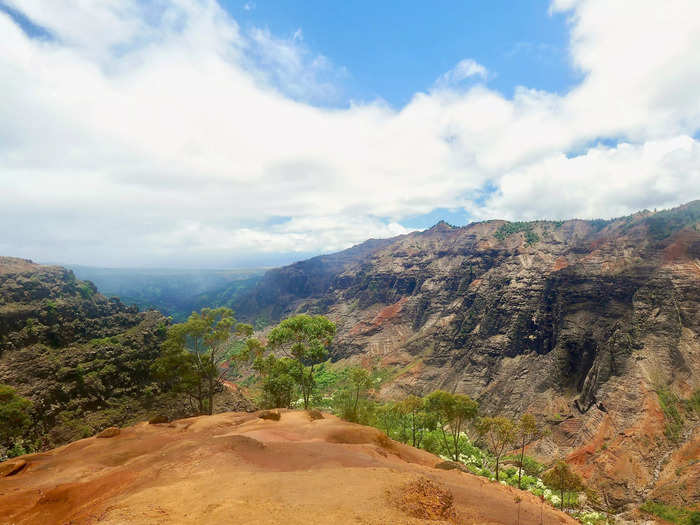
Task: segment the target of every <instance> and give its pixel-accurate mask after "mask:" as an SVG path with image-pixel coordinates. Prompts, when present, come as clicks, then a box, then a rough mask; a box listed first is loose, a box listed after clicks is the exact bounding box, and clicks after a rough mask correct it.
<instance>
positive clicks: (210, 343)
mask: <svg viewBox="0 0 700 525" xmlns="http://www.w3.org/2000/svg"><path fill="white" fill-rule="evenodd" d="M252 333H253V328H252V326H250V325H247V324H243V323H237V322H236V320H235V318H234V317H233V312H232V311H231V309H229V308H225V307H221V308H215V309H211V308H203V309H202V311H201V312H200V313H196V312H193V313H192V315H190V317H189V318H188V319H187V321H186V322H184V323H179V324H176V325H173V326H171V327H170V328H169V330H168V336H167V339H166V340H165V342H164V343H163V351H162V354H161V356H160V357H159V358H158V359H157V360H156V362H155V363H154V364H153V366H152V368H151V370H152V372H153V374H154V375H155V377H156V378H158V379H159V380H160V381H161V382H162V383H165V384H166V385H167V386H168V387H169V388H170V389H171V390H173V391H175V392H184V393H186V394H188V395H189V396H190V397H191V398H192V399H194V400H196V402H197V408H198V411H199V413H200V414H203V413H208V414H212V413H213V410H214V392H215V390H216V388H217V387H218V385H219V384H220V383H221V382H222V381H223V379H224V377H225V376H226V374H230V373H231V369H232V367H234V366H235V361H236V360H239V359H240V360H242V359H248V358H249V353H247V352H241V351H240V347H239V346H238V345H237V343H238V342H240V341H246V344H247V345H250V346H251V348H252V347H253V346H255V343H254V342H253V341H252V340H250V336H251V335H252ZM224 364H226V365H227V366H222V365H224Z"/></svg>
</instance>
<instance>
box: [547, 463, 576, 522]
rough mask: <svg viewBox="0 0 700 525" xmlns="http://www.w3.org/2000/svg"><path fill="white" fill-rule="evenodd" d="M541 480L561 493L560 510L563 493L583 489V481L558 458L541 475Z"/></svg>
mask: <svg viewBox="0 0 700 525" xmlns="http://www.w3.org/2000/svg"><path fill="white" fill-rule="evenodd" d="M542 481H544V482H545V483H546V484H547V485H548V486H550V487H552V488H553V489H554V490H558V491H559V493H560V495H561V510H564V493H565V492H577V491H580V490H582V489H583V482H582V481H581V478H580V477H578V475H577V474H576V473H575V472H573V471H572V470H571V468H570V467H569V465H568V464H567V463H566V461H564V460H563V459H560V460H558V461H557V462H556V463H555V464H554V466H553V467H552V468H551V469H549V470H548V471H547V472H545V473H544V474H543V475H542Z"/></svg>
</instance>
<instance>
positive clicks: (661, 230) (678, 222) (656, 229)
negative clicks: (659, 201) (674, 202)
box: [644, 201, 700, 240]
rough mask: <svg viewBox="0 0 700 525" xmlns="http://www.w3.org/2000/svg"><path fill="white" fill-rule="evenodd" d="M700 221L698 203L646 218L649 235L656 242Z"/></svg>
mask: <svg viewBox="0 0 700 525" xmlns="http://www.w3.org/2000/svg"><path fill="white" fill-rule="evenodd" d="M698 221H700V201H696V202H693V203H691V204H689V205H688V206H686V207H684V208H680V209H679V208H675V209H672V210H662V211H660V212H657V213H655V214H654V215H651V216H649V217H647V218H646V219H645V220H644V222H645V223H646V225H647V228H648V231H649V235H650V236H651V237H652V238H654V239H657V240H661V239H665V238H666V237H669V236H670V235H672V234H673V233H675V232H677V231H678V230H681V229H683V228H685V227H686V226H691V225H694V224H695V223H697V222H698Z"/></svg>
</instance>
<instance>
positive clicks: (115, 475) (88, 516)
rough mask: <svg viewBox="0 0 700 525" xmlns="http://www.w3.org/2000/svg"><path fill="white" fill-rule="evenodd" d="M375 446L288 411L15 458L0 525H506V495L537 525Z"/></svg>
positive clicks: (481, 489)
mask: <svg viewBox="0 0 700 525" xmlns="http://www.w3.org/2000/svg"><path fill="white" fill-rule="evenodd" d="M380 434H381V433H380V432H378V431H376V430H375V429H371V428H367V427H362V426H360V425H353V424H351V423H346V422H343V421H341V420H339V419H338V418H336V417H334V416H331V415H328V414H324V417H323V419H315V420H312V419H310V418H309V416H308V414H307V413H306V412H292V411H281V418H280V420H279V421H274V420H265V419H260V418H258V417H257V414H240V413H226V414H217V415H214V416H202V417H197V418H190V419H184V420H180V421H173V422H172V423H169V424H167V425H165V424H163V425H149V424H148V423H140V424H138V425H136V426H133V427H129V428H123V429H121V431H120V432H119V434H117V435H114V436H113V437H111V438H109V439H97V438H96V437H92V438H87V439H83V440H80V441H76V442H75V443H71V444H69V445H66V446H64V447H61V448H57V449H55V450H52V451H50V452H46V453H43V454H33V455H27V456H23V457H22V458H20V459H22V460H24V461H26V463H27V464H26V465H24V467H23V468H22V469H21V470H20V471H18V472H16V473H14V474H13V475H11V476H9V477H5V478H0V524H5V523H12V524H16V525H21V524H33V525H34V524H52V525H53V524H67V523H71V524H75V525H78V524H124V523H142V524H166V523H167V524H180V523H182V524H185V523H188V524H190V523H191V524H194V523H238V524H251V525H252V524H276V523H284V524H285V525H297V524H298V525H301V524H305V525H309V524H312V525H313V524H324V525H325V524H328V523H332V524H334V525H343V524H358V523H362V524H365V525H374V524H376V525H379V524H382V525H385V524H387V523H392V524H402V525H403V524H420V523H431V524H435V523H460V524H462V523H463V524H476V523H479V524H488V523H504V524H505V523H508V524H510V523H513V522H514V521H513V519H514V516H516V513H517V507H516V504H515V503H514V500H515V498H514V495H516V494H518V495H520V496H521V497H522V502H521V509H520V523H522V524H523V525H526V524H533V525H534V524H538V523H540V509H541V503H540V502H539V500H538V499H537V498H535V497H534V496H531V495H530V494H527V493H521V492H519V491H516V490H514V489H512V488H509V487H504V486H501V485H499V484H495V483H489V482H488V481H486V480H485V479H483V478H477V477H475V476H472V475H470V474H466V473H464V472H459V471H456V470H453V471H443V470H439V469H436V468H433V466H434V465H436V464H437V463H439V461H440V460H439V458H437V457H435V456H433V455H431V454H428V453H426V452H424V451H421V450H416V449H413V448H411V447H407V446H404V445H402V444H400V443H396V442H393V441H391V442H390V443H391V446H388V447H386V446H380V445H379V444H378V442H377V436H378V435H380ZM416 480H419V481H416ZM416 483H418V484H416ZM397 494H398V495H402V496H401V497H399V498H397ZM402 498H403V499H402ZM399 500H400V501H403V503H400V504H397V501H399ZM544 515H545V522H546V523H552V524H554V523H557V524H558V523H575V522H574V521H573V520H571V519H570V518H569V517H568V516H566V515H564V514H562V513H560V512H558V511H556V510H554V509H552V508H550V507H545V509H544Z"/></svg>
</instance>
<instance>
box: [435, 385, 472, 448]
mask: <svg viewBox="0 0 700 525" xmlns="http://www.w3.org/2000/svg"><path fill="white" fill-rule="evenodd" d="M425 409H426V411H427V412H430V413H432V414H433V415H434V416H435V418H436V419H437V425H438V429H439V430H440V431H441V433H442V437H443V441H444V445H445V448H446V449H447V450H448V452H449V455H450V456H451V457H452V458H454V460H455V461H459V456H460V453H461V446H460V445H461V440H460V438H461V434H462V432H463V431H465V430H466V427H467V424H468V423H469V422H471V421H473V420H474V419H475V418H476V416H477V413H478V410H479V404H478V403H477V402H476V401H474V400H472V399H471V398H470V397H469V396H466V395H463V394H450V393H449V392H445V391H444V390H436V391H435V392H433V393H431V394H429V395H428V396H427V397H426V398H425ZM446 430H449V434H450V436H449V438H450V439H448V436H447V433H446V432H445V431H446Z"/></svg>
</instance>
